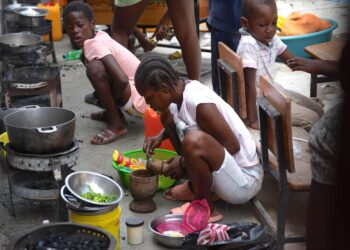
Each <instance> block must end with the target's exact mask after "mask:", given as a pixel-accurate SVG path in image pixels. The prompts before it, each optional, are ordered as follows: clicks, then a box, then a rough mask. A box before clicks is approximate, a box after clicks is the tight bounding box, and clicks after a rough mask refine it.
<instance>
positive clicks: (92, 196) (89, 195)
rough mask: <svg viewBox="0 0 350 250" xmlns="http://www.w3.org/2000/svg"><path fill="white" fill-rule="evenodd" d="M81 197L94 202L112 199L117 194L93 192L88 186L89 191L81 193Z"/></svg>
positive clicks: (105, 201) (104, 201) (110, 200)
mask: <svg viewBox="0 0 350 250" xmlns="http://www.w3.org/2000/svg"><path fill="white" fill-rule="evenodd" d="M81 197H83V198H85V199H88V200H91V201H94V202H100V203H107V202H112V201H114V200H115V198H116V197H117V196H116V195H115V194H102V193H95V192H94V191H93V190H92V189H91V187H90V186H89V191H88V192H86V193H84V194H81Z"/></svg>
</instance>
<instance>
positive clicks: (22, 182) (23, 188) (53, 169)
mask: <svg viewBox="0 0 350 250" xmlns="http://www.w3.org/2000/svg"><path fill="white" fill-rule="evenodd" d="M79 148H80V142H79V141H78V140H74V141H73V143H72V145H71V146H70V148H68V149H66V150H65V151H62V152H59V153H55V154H27V153H25V154H24V153H21V152H17V151H15V150H14V149H13V148H12V147H11V144H10V143H8V144H6V146H5V148H4V149H5V150H6V153H7V156H6V159H5V160H3V162H4V165H5V166H6V169H7V173H8V183H9V190H10V205H11V209H12V214H13V215H14V216H15V215H16V211H15V205H14V202H13V194H14V195H16V196H17V197H19V198H22V199H26V200H32V201H39V202H42V201H45V202H48V201H58V211H57V212H58V217H59V220H60V221H67V220H68V214H67V208H66V205H65V202H64V201H63V200H62V199H61V198H60V196H59V191H60V189H61V187H62V186H63V185H64V179H65V177H66V176H67V175H68V174H69V173H71V172H72V171H73V170H72V168H73V167H74V166H75V165H76V163H77V162H78V157H79V151H80V150H79Z"/></svg>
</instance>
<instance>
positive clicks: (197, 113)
mask: <svg viewBox="0 0 350 250" xmlns="http://www.w3.org/2000/svg"><path fill="white" fill-rule="evenodd" d="M135 84H136V88H137V90H138V92H139V93H140V94H141V95H142V96H143V97H144V98H145V100H146V102H147V104H149V105H150V106H151V107H152V108H153V109H155V110H158V111H160V112H161V121H162V123H163V125H164V128H165V129H164V130H163V131H161V132H160V133H159V134H158V135H157V136H155V137H152V138H148V139H146V141H145V144H144V150H145V152H146V154H152V153H153V150H154V149H155V148H157V147H159V145H160V144H161V142H162V140H164V139H166V138H169V139H170V140H171V142H172V144H173V146H174V148H175V149H176V150H177V151H178V154H179V155H180V156H177V157H174V158H172V159H170V160H169V161H167V163H168V165H167V167H165V168H164V169H163V172H164V175H165V176H170V177H171V178H174V179H180V178H183V177H185V176H187V177H188V178H189V180H190V182H191V186H192V187H193V190H192V192H193V193H194V196H195V199H206V200H207V201H208V204H209V206H210V208H211V211H212V217H211V221H212V222H214V221H218V220H220V219H221V218H222V216H221V215H220V214H218V213H217V212H215V213H214V208H213V204H212V196H211V191H213V192H215V193H216V195H218V196H219V197H220V198H221V199H223V200H226V201H228V202H230V203H232V204H240V203H245V202H247V201H248V200H250V199H251V198H252V197H254V196H255V195H256V194H257V192H258V191H259V190H260V188H261V183H262V179H263V170H262V167H261V165H260V164H259V160H258V157H257V153H256V146H255V143H254V141H253V139H252V137H251V135H250V133H249V132H248V130H247V128H246V127H245V125H244V124H243V122H242V120H241V119H240V118H239V116H238V115H237V114H236V113H235V111H234V110H233V109H232V107H231V106H230V105H228V104H227V103H226V102H225V101H224V100H223V99H221V98H220V97H219V96H218V95H217V94H216V93H215V92H214V91H212V90H211V89H209V88H208V87H206V86H204V85H203V84H202V83H200V82H198V81H196V80H192V81H184V80H182V79H180V78H179V76H178V75H177V73H176V71H175V70H174V69H173V68H172V67H171V65H170V64H169V63H168V61H167V60H165V59H164V58H161V57H158V56H148V57H146V58H145V59H144V60H143V61H142V62H141V64H140V65H139V67H138V69H137V71H136V75H135Z"/></svg>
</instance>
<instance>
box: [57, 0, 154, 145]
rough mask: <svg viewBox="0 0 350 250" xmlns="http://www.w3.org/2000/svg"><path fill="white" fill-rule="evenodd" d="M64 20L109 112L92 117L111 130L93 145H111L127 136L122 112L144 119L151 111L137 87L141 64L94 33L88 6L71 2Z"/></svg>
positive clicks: (99, 137)
mask: <svg viewBox="0 0 350 250" xmlns="http://www.w3.org/2000/svg"><path fill="white" fill-rule="evenodd" d="M63 20H64V25H65V28H66V31H67V34H68V36H69V38H70V40H71V43H72V44H73V46H74V47H76V48H83V61H84V63H85V65H86V74H87V76H88V78H89V80H90V82H91V84H92V86H93V88H94V89H95V91H96V93H97V95H98V97H99V100H100V102H101V104H102V106H103V107H104V108H105V110H104V111H102V112H95V113H92V114H91V119H95V120H104V121H106V122H107V128H105V129H104V130H103V131H101V132H100V133H98V134H97V135H95V136H93V137H92V139H91V144H107V143H110V142H112V141H114V140H116V139H117V138H118V137H120V136H122V135H124V134H126V133H127V128H126V124H125V120H124V116H123V113H122V111H123V112H126V113H128V114H129V115H131V116H135V117H142V116H143V113H144V111H145V109H146V107H147V104H146V102H145V100H144V98H143V97H141V96H140V95H139V93H138V92H137V90H136V88H135V83H134V75H135V72H136V69H137V67H138V65H139V64H140V61H139V59H138V58H137V57H136V56H135V55H133V54H132V53H131V52H130V51H129V50H128V49H126V48H124V47H123V46H122V45H120V44H119V43H117V42H116V41H115V40H113V39H112V38H111V37H110V36H109V35H108V34H107V33H105V32H103V31H99V32H97V33H95V32H94V24H95V23H94V20H93V12H92V9H91V7H90V6H89V5H88V4H86V3H84V2H80V1H75V2H71V3H70V4H68V5H67V6H66V7H65V10H64V12H63Z"/></svg>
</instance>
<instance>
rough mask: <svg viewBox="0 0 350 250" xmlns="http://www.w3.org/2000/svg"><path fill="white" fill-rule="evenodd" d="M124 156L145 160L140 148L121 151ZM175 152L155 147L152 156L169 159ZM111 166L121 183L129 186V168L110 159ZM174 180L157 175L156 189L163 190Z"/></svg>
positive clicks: (172, 183)
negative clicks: (116, 172)
mask: <svg viewBox="0 0 350 250" xmlns="http://www.w3.org/2000/svg"><path fill="white" fill-rule="evenodd" d="M123 155H124V156H126V157H129V158H135V159H144V160H146V154H145V152H143V150H142V149H136V150H129V151H125V152H124V153H123ZM176 155H177V154H176V152H174V151H170V150H166V149H155V151H154V155H153V156H152V157H153V158H155V159H159V160H169V159H170V158H172V157H174V156H176ZM112 166H113V167H114V168H115V169H116V170H117V171H118V175H119V179H120V181H121V183H122V184H123V185H124V186H125V187H127V188H129V174H130V172H131V170H130V168H127V167H123V166H119V165H118V164H117V163H116V162H115V161H112ZM175 181H176V180H174V179H171V178H170V177H165V176H164V175H159V178H158V190H164V189H167V188H169V187H171V186H172V185H174V183H175Z"/></svg>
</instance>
